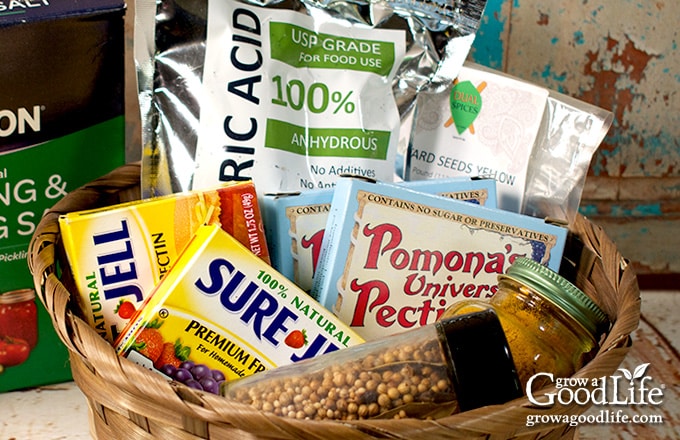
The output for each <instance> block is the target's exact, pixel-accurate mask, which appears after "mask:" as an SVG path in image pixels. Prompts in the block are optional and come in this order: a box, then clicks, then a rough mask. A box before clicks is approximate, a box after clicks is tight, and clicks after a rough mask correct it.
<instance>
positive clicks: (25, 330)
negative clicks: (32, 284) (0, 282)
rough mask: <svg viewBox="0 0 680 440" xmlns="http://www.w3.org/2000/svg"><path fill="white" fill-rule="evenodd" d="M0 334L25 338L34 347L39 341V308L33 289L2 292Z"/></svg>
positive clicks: (0, 296)
mask: <svg viewBox="0 0 680 440" xmlns="http://www.w3.org/2000/svg"><path fill="white" fill-rule="evenodd" d="M0 336H10V337H12V338H18V339H23V340H25V341H26V342H28V344H29V345H30V347H31V348H34V347H35V346H36V344H37V343H38V308H37V307H36V304H35V291H34V290H33V289H20V290H13V291H11V292H6V293H3V294H0Z"/></svg>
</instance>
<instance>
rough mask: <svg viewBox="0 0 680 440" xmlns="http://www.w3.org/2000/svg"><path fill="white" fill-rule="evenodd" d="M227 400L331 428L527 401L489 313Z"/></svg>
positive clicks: (290, 371)
mask: <svg viewBox="0 0 680 440" xmlns="http://www.w3.org/2000/svg"><path fill="white" fill-rule="evenodd" d="M222 394H224V395H226V396H228V397H230V398H232V399H233V400H236V401H239V402H243V403H248V404H250V405H253V406H254V407H256V408H257V409H259V410H261V411H265V412H271V413H274V414H276V415H279V416H287V417H295V418H300V419H334V420H356V419H368V418H377V417H380V418H403V417H413V418H427V417H432V418H436V417H439V416H446V415H450V414H453V413H456V412H460V411H467V410H471V409H474V408H478V407H481V406H485V405H491V404H501V403H505V402H507V401H510V400H512V399H515V398H519V397H521V396H522V395H523V394H522V388H521V384H520V382H519V378H518V376H517V371H516V369H515V366H514V363H513V361H512V356H511V355H510V350H509V347H508V343H507V340H506V339H505V335H504V334H503V329H502V327H501V325H500V322H499V320H498V317H497V316H496V314H495V313H494V312H493V311H492V310H487V311H482V312H479V313H471V314H466V315H463V316H455V317H452V318H449V319H445V320H441V321H438V322H436V323H434V324H429V325H426V326H423V327H419V328H416V329H412V330H408V331H404V332H401V333H398V334H394V335H391V336H387V337H385V338H381V339H374V340H371V341H369V342H365V343H363V344H360V345H356V346H352V347H349V348H344V349H342V350H338V351H335V352H332V353H328V354H324V355H322V356H317V357H315V358H311V359H307V360H305V361H303V362H298V363H295V364H290V365H285V366H282V367H278V368H275V369H272V370H268V371H263V372H260V373H256V374H254V375H252V376H249V377H246V378H243V379H239V380H236V381H232V382H228V383H225V384H224V385H223V388H222Z"/></svg>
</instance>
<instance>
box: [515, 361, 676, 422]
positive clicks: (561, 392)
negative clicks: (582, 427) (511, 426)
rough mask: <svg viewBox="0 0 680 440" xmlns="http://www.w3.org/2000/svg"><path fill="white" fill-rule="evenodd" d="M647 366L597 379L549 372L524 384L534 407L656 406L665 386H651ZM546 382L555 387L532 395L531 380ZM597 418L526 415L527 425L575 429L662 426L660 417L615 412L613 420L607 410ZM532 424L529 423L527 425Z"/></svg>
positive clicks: (539, 374) (624, 370) (642, 365)
mask: <svg viewBox="0 0 680 440" xmlns="http://www.w3.org/2000/svg"><path fill="white" fill-rule="evenodd" d="M649 365H650V364H649V363H645V364H641V365H638V366H637V367H636V368H634V369H633V371H630V370H628V369H626V368H619V369H618V370H617V371H619V372H621V374H620V375H612V376H602V377H599V378H593V379H589V378H581V377H568V378H555V377H554V375H553V374H552V373H545V372H541V373H537V374H535V375H533V376H531V377H530V378H529V380H528V381H527V384H526V390H525V391H526V395H527V398H528V400H529V401H530V402H531V403H532V404H534V405H536V406H537V407H546V406H553V405H555V404H559V405H565V406H566V405H572V404H576V405H590V404H593V405H615V406H631V405H635V406H643V407H650V406H658V405H661V404H662V403H663V398H664V389H665V384H659V385H658V386H657V385H655V384H654V383H653V379H652V377H651V376H649V375H647V374H646V372H647V368H648V367H649ZM546 379H547V380H548V383H549V384H550V383H552V384H553V385H554V386H555V387H554V390H552V391H550V392H542V393H541V394H540V395H534V391H533V390H532V384H533V383H534V381H538V382H541V381H544V380H546ZM602 414H604V416H606V417H598V416H597V415H592V414H591V415H584V414H581V415H576V416H570V415H550V416H547V415H532V416H527V426H532V425H533V424H536V423H569V424H570V425H572V426H575V425H577V424H579V423H596V422H598V423H661V422H663V417H662V416H660V415H652V416H644V417H641V416H640V415H635V416H633V417H629V416H628V415H627V414H622V412H621V411H619V412H618V413H616V416H615V417H610V416H611V414H610V413H609V412H607V411H601V414H600V416H602ZM530 423H531V424H530Z"/></svg>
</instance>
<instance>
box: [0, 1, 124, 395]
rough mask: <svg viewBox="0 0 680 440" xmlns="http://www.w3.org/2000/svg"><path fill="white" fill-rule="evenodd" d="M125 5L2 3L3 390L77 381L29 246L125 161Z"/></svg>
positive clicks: (0, 308) (0, 325) (0, 295)
mask: <svg viewBox="0 0 680 440" xmlns="http://www.w3.org/2000/svg"><path fill="white" fill-rule="evenodd" d="M125 11H126V8H125V3H124V2H123V1H121V0H58V1H56V0H11V1H10V0H0V392H4V391H9V390H15V389H20V388H27V387H35V386H39V385H46V384H51V383H58V382H63V381H67V380H70V379H71V369H70V365H69V361H68V352H67V350H66V348H65V347H64V345H63V344H62V343H61V341H60V340H59V338H58V337H57V335H56V332H55V331H54V329H53V327H52V324H51V320H50V317H49V315H48V314H47V312H46V311H45V309H44V307H43V306H42V304H41V303H40V301H39V299H38V298H37V297H36V295H35V292H34V290H33V279H32V276H31V274H30V272H29V270H28V264H27V251H28V244H29V241H30V240H31V237H32V234H33V232H34V231H35V227H36V226H37V224H38V223H39V221H40V218H41V216H42V215H43V213H44V212H45V211H46V210H47V209H49V208H50V207H52V206H53V205H54V204H55V203H57V202H58V201H59V200H60V199H61V198H62V197H63V196H64V195H66V194H67V193H68V192H69V191H72V190H74V189H76V188H78V187H79V186H81V185H83V184H85V183H87V182H89V181H91V180H93V179H95V178H97V177H99V176H101V175H103V174H105V173H107V172H109V171H111V170H112V169H114V168H116V167H118V166H120V165H122V164H123V163H124V162H125V118H124V109H125V102H124V101H125V99H124V82H125V81H124V76H125V75H124V74H125V50H124V49H125V30H124V18H125Z"/></svg>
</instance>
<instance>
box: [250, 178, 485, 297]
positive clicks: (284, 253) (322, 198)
mask: <svg viewBox="0 0 680 440" xmlns="http://www.w3.org/2000/svg"><path fill="white" fill-rule="evenodd" d="M398 185H401V186H405V187H408V188H411V189H413V190H415V191H421V192H425V193H428V194H437V195H440V196H443V197H450V198H454V199H458V200H464V201H468V202H471V203H476V204H479V205H484V206H489V207H495V206H496V181H495V180H493V179H474V178H467V177H457V178H448V179H431V180H416V181H410V182H399V183H398ZM332 199H333V189H332V188H328V189H318V190H310V191H304V192H293V193H281V194H265V195H264V196H263V197H262V198H261V199H260V201H261V205H262V216H263V219H264V225H265V231H266V234H267V244H268V245H269V254H270V257H271V264H272V266H273V267H274V268H275V269H276V270H278V271H279V272H281V273H282V274H283V275H285V276H286V277H287V278H288V279H289V280H291V281H294V282H295V283H296V284H297V285H298V286H299V287H300V288H302V289H303V290H305V291H306V292H309V291H311V288H312V282H313V277H314V273H315V272H316V264H317V260H318V258H319V252H320V251H321V243H322V240H323V234H324V230H325V228H326V221H327V220H328V212H329V211H330V207H331V200H332Z"/></svg>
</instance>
